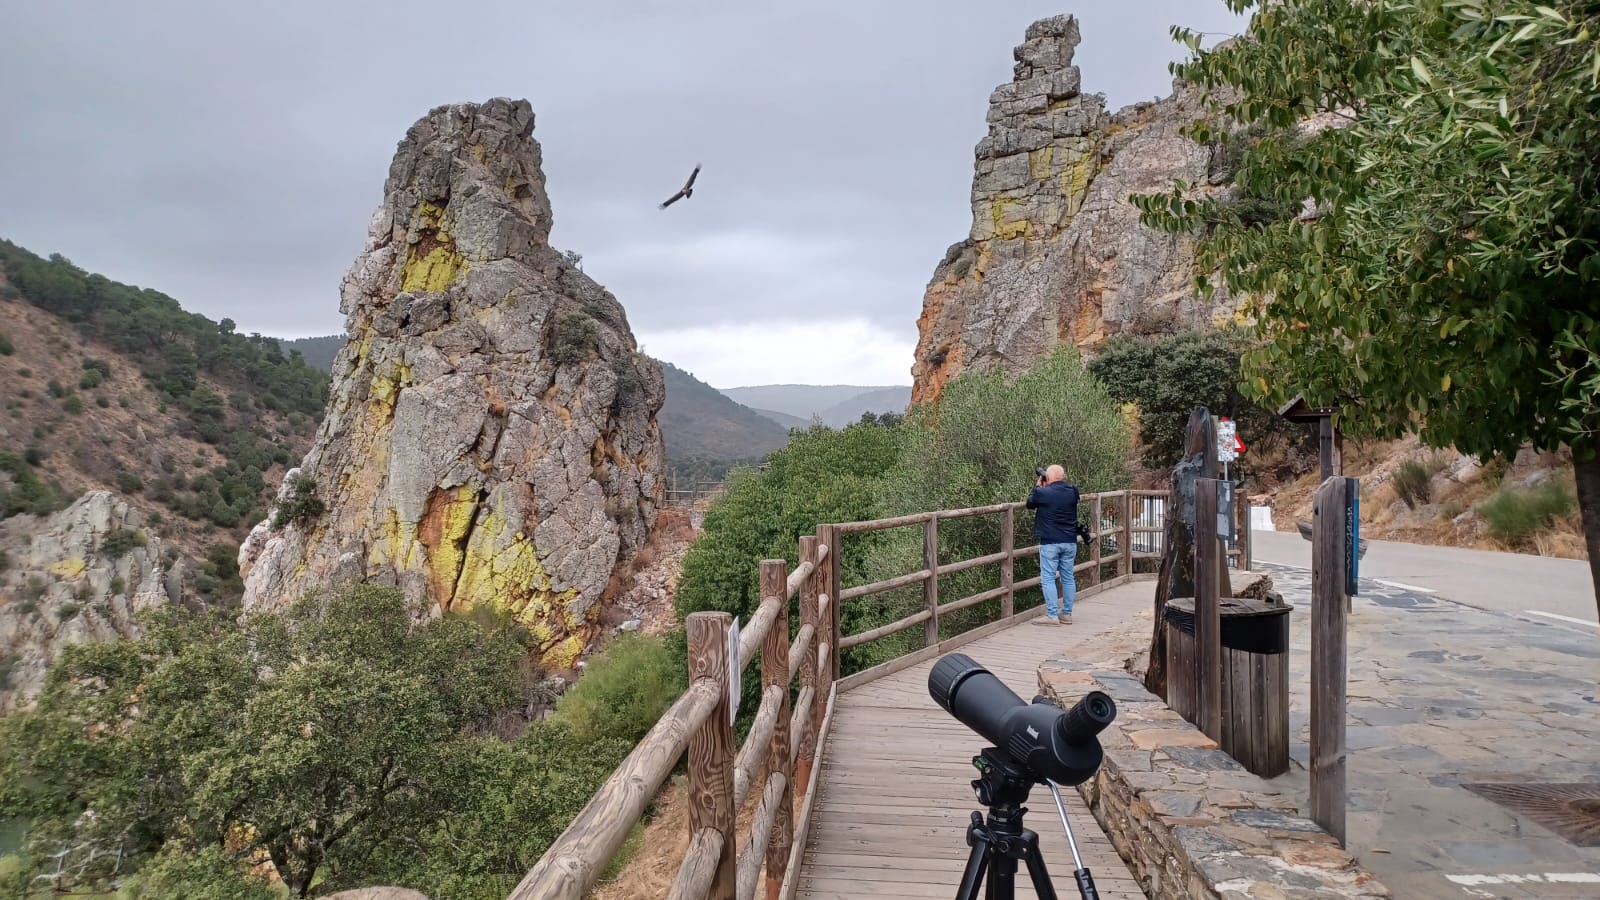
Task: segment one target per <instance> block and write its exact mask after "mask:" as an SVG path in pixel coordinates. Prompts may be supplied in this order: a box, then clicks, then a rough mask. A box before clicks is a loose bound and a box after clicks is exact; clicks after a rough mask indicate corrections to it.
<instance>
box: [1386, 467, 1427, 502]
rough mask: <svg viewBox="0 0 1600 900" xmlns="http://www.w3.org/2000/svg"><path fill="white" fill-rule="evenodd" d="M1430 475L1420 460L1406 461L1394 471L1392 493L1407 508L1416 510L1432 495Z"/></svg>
mask: <svg viewBox="0 0 1600 900" xmlns="http://www.w3.org/2000/svg"><path fill="white" fill-rule="evenodd" d="M1431 479H1432V475H1431V474H1430V473H1429V472H1428V468H1427V467H1426V466H1424V465H1423V464H1422V461H1421V460H1416V459H1408V460H1406V461H1404V462H1402V463H1400V465H1399V466H1398V467H1397V468H1396V469H1395V470H1394V492H1395V494H1396V495H1397V496H1398V497H1399V498H1400V500H1401V502H1403V503H1405V505H1406V506H1407V508H1409V509H1416V508H1417V506H1418V504H1422V503H1427V502H1428V499H1429V498H1430V497H1431V496H1432V494H1433V486H1432V481H1431Z"/></svg>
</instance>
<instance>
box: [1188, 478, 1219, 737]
mask: <svg viewBox="0 0 1600 900" xmlns="http://www.w3.org/2000/svg"><path fill="white" fill-rule="evenodd" d="M1224 484H1226V482H1223V481H1219V480H1218V479H1215V478H1201V479H1199V480H1198V481H1196V482H1195V487H1194V555H1195V571H1196V572H1197V573H1198V575H1197V577H1196V578H1195V583H1194V637H1195V643H1196V644H1198V645H1199V651H1200V652H1199V657H1200V685H1199V687H1200V721H1199V723H1198V724H1199V725H1200V730H1201V731H1203V732H1205V734H1206V737H1209V738H1211V739H1212V740H1214V741H1216V742H1217V743H1219V744H1220V743H1222V595H1221V594H1220V593H1218V588H1219V587H1220V585H1219V584H1218V582H1217V579H1216V578H1214V577H1207V575H1208V574H1210V573H1211V572H1213V571H1214V570H1215V568H1216V566H1217V562H1218V560H1220V559H1225V558H1226V557H1225V551H1224V550H1223V549H1222V541H1221V537H1220V536H1219V535H1218V533H1217V511H1218V503H1217V500H1218V495H1219V494H1220V493H1221V491H1222V487H1223V485H1224ZM1224 574H1226V570H1224Z"/></svg>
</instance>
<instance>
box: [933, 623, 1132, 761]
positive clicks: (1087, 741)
mask: <svg viewBox="0 0 1600 900" xmlns="http://www.w3.org/2000/svg"><path fill="white" fill-rule="evenodd" d="M928 693H929V694H932V695H933V700H934V702H935V703H937V704H939V706H940V707H942V708H943V709H944V711H945V712H947V713H949V714H950V715H952V716H955V717H956V720H957V721H959V722H960V723H961V724H963V725H965V726H967V727H968V728H971V729H972V730H973V731H976V732H977V733H978V734H980V735H982V736H983V737H985V738H987V739H988V740H989V741H990V742H991V743H993V744H994V745H995V747H996V748H998V749H1000V750H1002V751H1004V752H1005V753H1006V754H1007V755H1009V756H1010V757H1011V759H1012V761H1013V762H1014V763H1015V764H1016V765H1017V767H1019V768H1022V769H1025V770H1026V771H1027V772H1028V773H1029V774H1030V775H1032V776H1033V777H1034V780H1035V781H1045V780H1047V779H1048V780H1050V781H1053V782H1055V783H1056V784H1061V785H1075V784H1082V783H1083V782H1085V781H1088V780H1089V779H1090V778H1093V777H1094V773H1095V771H1096V770H1098V769H1099V768H1100V762H1101V760H1102V759H1103V758H1104V756H1105V754H1104V751H1103V750H1101V748H1100V741H1099V739H1098V738H1097V737H1096V736H1097V735H1099V734H1100V732H1101V731H1102V730H1104V729H1105V727H1106V726H1107V725H1110V724H1111V720H1112V719H1114V718H1116V716H1117V705H1116V704H1115V703H1113V702H1112V700H1111V697H1110V695H1108V694H1106V693H1105V692H1103V691H1090V692H1089V693H1087V694H1085V695H1083V698H1082V699H1080V700H1079V701H1078V702H1077V703H1076V704H1075V705H1074V706H1073V707H1072V708H1071V709H1069V710H1065V711H1063V710H1062V709H1061V707H1059V706H1057V705H1055V704H1054V703H1051V702H1050V701H1049V700H1048V699H1046V698H1044V697H1035V698H1033V702H1032V703H1024V702H1022V698H1021V697H1018V696H1017V694H1016V692H1015V691H1013V690H1011V689H1010V688H1008V687H1006V686H1005V684H1004V683H1003V682H1001V680H1000V679H999V678H996V677H995V676H994V673H992V672H990V671H989V670H988V669H985V668H984V667H983V666H980V665H978V664H977V663H976V662H974V661H973V659H972V657H970V656H967V655H966V654H964V653H951V654H948V655H946V656H945V657H943V658H942V659H940V660H939V661H938V662H937V663H936V664H934V667H933V671H931V672H929V673H928Z"/></svg>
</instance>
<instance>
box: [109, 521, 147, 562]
mask: <svg viewBox="0 0 1600 900" xmlns="http://www.w3.org/2000/svg"><path fill="white" fill-rule="evenodd" d="M143 546H145V536H144V532H142V531H139V530H138V529H134V528H118V529H117V530H115V531H113V532H111V533H110V534H108V535H106V536H105V537H104V538H103V539H102V540H101V541H100V551H101V552H102V553H104V554H106V555H107V556H109V557H111V558H112V559H120V558H122V557H123V556H125V555H127V553H128V551H130V550H132V549H133V548H135V547H143Z"/></svg>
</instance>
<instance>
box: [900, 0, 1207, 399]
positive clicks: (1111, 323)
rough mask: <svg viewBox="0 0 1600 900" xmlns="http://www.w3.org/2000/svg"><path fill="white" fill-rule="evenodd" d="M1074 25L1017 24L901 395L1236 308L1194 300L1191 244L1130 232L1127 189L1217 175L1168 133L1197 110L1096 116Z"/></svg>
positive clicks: (1190, 96) (1155, 104)
mask: <svg viewBox="0 0 1600 900" xmlns="http://www.w3.org/2000/svg"><path fill="white" fill-rule="evenodd" d="M1078 40H1079V35H1078V23H1077V20H1076V19H1074V18H1073V17H1072V16H1056V17H1054V18H1050V19H1043V20H1041V21H1038V22H1035V23H1033V24H1032V25H1031V26H1029V27H1028V30H1027V34H1026V37H1025V39H1024V41H1023V43H1022V44H1021V45H1019V46H1018V47H1017V48H1016V49H1015V51H1014V54H1013V55H1014V56H1015V58H1016V67H1015V75H1014V77H1013V79H1012V81H1011V82H1010V83H1009V84H1003V85H1001V86H999V87H998V88H996V89H995V91H994V93H993V94H992V95H991V96H990V98H989V113H988V122H989V133H988V135H987V136H985V137H984V138H983V139H982V140H981V141H980V142H979V143H978V145H977V148H976V150H975V155H976V157H977V161H976V165H975V170H976V172H975V176H974V178H973V183H972V231H971V233H970V234H969V235H968V236H967V239H966V240H964V241H961V242H960V243H957V244H955V245H953V246H951V247H950V249H949V251H948V252H946V253H945V257H944V260H943V261H941V262H940V263H939V266H938V268H936V269H935V270H934V273H933V278H932V280H931V281H930V282H929V285H928V290H927V295H926V297H925V298H924V300H923V308H922V315H921V317H920V318H919V319H918V320H917V329H918V332H919V339H918V342H917V358H916V362H915V364H914V365H913V366H912V369H911V374H912V377H913V380H914V387H913V392H912V400H913V402H916V401H920V400H925V399H930V398H932V397H936V396H937V395H938V393H939V391H940V389H941V388H942V387H943V385H944V383H945V381H946V380H948V379H949V378H952V377H954V376H955V375H957V374H959V373H960V372H962V371H963V370H969V369H970V370H982V369H987V368H990V367H994V366H1003V367H1005V368H1007V369H1009V370H1016V369H1020V368H1023V367H1025V366H1026V365H1027V364H1028V363H1030V362H1032V361H1033V360H1035V359H1037V358H1039V357H1040V356H1043V355H1045V354H1047V353H1049V352H1050V351H1051V350H1053V349H1054V348H1055V347H1057V346H1058V345H1060V344H1061V343H1063V342H1071V343H1074V344H1078V345H1080V346H1093V345H1095V344H1098V343H1099V342H1101V341H1103V340H1104V339H1105V338H1106V337H1108V336H1110V335H1112V334H1116V333H1118V332H1124V331H1134V332H1156V331H1164V330H1171V329H1173V328H1175V327H1180V326H1182V325H1186V324H1195V325H1200V324H1205V323H1208V322H1211V321H1213V320H1217V319H1226V318H1228V317H1230V316H1231V315H1232V314H1233V309H1232V306H1231V304H1229V303H1228V301H1226V300H1225V299H1223V300H1219V301H1217V302H1216V303H1215V304H1214V305H1205V304H1202V303H1201V302H1200V301H1199V299H1198V298H1197V297H1196V296H1195V295H1194V292H1193V290H1192V288H1191V284H1192V282H1191V279H1192V277H1193V275H1194V267H1195V258H1194V247H1193V241H1192V240H1191V239H1189V238H1188V237H1185V236H1179V235H1172V234H1167V233H1164V232H1158V231H1155V230H1153V229H1150V228H1146V227H1144V226H1142V225H1140V224H1139V222H1138V217H1139V213H1138V210H1137V209H1136V208H1135V207H1134V206H1133V205H1132V204H1131V203H1130V202H1128V195H1129V194H1132V193H1145V192H1155V191H1165V190H1169V189H1170V188H1171V187H1172V185H1173V182H1174V180H1175V179H1179V178H1181V179H1184V180H1185V181H1187V182H1188V183H1190V184H1196V183H1200V184H1205V183H1207V182H1208V181H1212V182H1214V181H1216V180H1217V178H1218V177H1219V175H1220V174H1221V173H1217V172H1214V168H1215V167H1214V165H1213V159H1212V157H1213V151H1212V149H1210V148H1208V147H1204V146H1201V145H1198V144H1196V143H1194V142H1193V141H1190V140H1189V139H1187V138H1185V137H1183V136H1182V135H1180V134H1179V133H1178V129H1179V128H1180V127H1182V126H1183V124H1184V123H1186V122H1188V121H1190V120H1191V119H1193V118H1195V117H1196V116H1198V115H1199V113H1200V105H1199V102H1198V97H1197V95H1196V94H1195V93H1194V92H1193V91H1192V90H1191V89H1186V88H1184V87H1183V86H1181V85H1176V86H1175V92H1174V94H1173V96H1172V97H1170V98H1168V99H1165V100H1159V101H1152V102H1144V103H1138V104H1135V105H1133V106H1130V107H1128V108H1126V109H1123V110H1122V111H1120V112H1118V113H1116V114H1115V115H1107V113H1106V110H1105V99H1104V97H1103V96H1102V95H1099V94H1090V95H1085V94H1083V93H1082V91H1081V82H1082V79H1081V76H1080V73H1079V71H1078V67H1077V66H1074V65H1073V64H1072V56H1073V51H1074V50H1075V48H1076V47H1077V46H1078Z"/></svg>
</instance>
